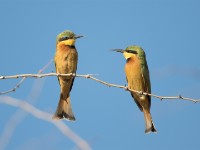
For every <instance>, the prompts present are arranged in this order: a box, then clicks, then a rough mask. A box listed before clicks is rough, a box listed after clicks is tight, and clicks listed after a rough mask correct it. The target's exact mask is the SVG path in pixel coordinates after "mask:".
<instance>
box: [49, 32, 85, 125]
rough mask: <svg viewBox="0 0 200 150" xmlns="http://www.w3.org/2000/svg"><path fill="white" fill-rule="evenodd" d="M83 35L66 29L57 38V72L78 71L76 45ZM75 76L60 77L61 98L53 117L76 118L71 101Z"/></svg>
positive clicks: (55, 58) (55, 59)
mask: <svg viewBox="0 0 200 150" xmlns="http://www.w3.org/2000/svg"><path fill="white" fill-rule="evenodd" d="M80 37H83V36H80V35H79V36H78V35H75V34H74V33H73V32H72V31H69V30H66V31H64V32H62V33H60V34H58V36H57V39H56V53H55V57H54V61H55V68H56V73H60V74H68V73H76V69H77V62H78V53H77V50H76V47H75V42H76V39H77V38H80ZM74 78H75V77H58V81H59V84H60V100H59V103H58V107H57V110H56V113H55V115H54V116H53V119H68V120H72V121H73V120H75V117H74V114H73V112H72V107H71V102H70V91H71V89H72V86H73V82H74Z"/></svg>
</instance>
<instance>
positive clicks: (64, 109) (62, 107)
mask: <svg viewBox="0 0 200 150" xmlns="http://www.w3.org/2000/svg"><path fill="white" fill-rule="evenodd" d="M53 119H68V120H70V121H74V120H76V119H75V117H74V114H73V112H72V107H71V103H70V97H69V96H68V97H67V99H63V98H62V94H61V96H60V101H59V103H58V107H57V110H56V113H55V114H54V116H53Z"/></svg>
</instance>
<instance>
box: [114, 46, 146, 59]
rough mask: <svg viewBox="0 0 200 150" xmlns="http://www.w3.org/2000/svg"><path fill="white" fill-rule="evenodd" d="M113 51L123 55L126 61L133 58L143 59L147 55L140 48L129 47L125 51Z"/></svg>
mask: <svg viewBox="0 0 200 150" xmlns="http://www.w3.org/2000/svg"><path fill="white" fill-rule="evenodd" d="M113 51H116V52H120V53H123V55H124V57H125V58H126V59H129V58H131V57H133V56H137V57H143V56H144V55H145V53H144V50H143V49H142V48H141V47H140V46H136V45H133V46H128V47H127V48H126V49H125V50H123V49H114V50H113Z"/></svg>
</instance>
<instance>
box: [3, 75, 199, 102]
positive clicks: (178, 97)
mask: <svg viewBox="0 0 200 150" xmlns="http://www.w3.org/2000/svg"><path fill="white" fill-rule="evenodd" d="M48 76H58V77H61V76H62V77H70V76H71V77H82V78H87V79H91V80H94V81H96V82H99V83H101V84H104V85H106V86H109V87H116V88H121V89H124V90H126V91H130V92H135V93H138V94H141V95H148V96H151V97H155V98H158V99H160V100H163V99H182V100H187V101H192V102H194V103H197V102H200V99H198V100H197V99H193V98H187V97H183V96H181V95H178V96H159V95H156V94H152V93H146V92H143V91H137V90H133V89H130V88H128V87H127V86H122V85H116V84H111V83H107V82H105V81H102V80H99V79H97V78H95V77H93V76H91V74H86V75H78V74H74V73H69V74H59V73H46V74H19V75H12V76H0V80H2V79H13V78H23V77H29V78H30V77H35V78H43V77H48Z"/></svg>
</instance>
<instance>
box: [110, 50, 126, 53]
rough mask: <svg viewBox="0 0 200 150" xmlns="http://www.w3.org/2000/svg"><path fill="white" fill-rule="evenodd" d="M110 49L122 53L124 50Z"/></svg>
mask: <svg viewBox="0 0 200 150" xmlns="http://www.w3.org/2000/svg"><path fill="white" fill-rule="evenodd" d="M112 51H115V52H120V53H123V52H124V50H123V49H112Z"/></svg>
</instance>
